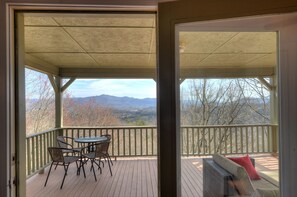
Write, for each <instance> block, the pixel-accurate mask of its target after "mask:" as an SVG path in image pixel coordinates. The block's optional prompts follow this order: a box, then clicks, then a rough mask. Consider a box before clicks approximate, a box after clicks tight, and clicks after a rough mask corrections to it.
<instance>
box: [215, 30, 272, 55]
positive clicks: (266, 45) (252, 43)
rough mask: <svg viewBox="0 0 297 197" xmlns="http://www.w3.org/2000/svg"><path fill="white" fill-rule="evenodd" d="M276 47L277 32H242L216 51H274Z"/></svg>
mask: <svg viewBox="0 0 297 197" xmlns="http://www.w3.org/2000/svg"><path fill="white" fill-rule="evenodd" d="M276 47H277V46H276V33H275V32H240V33H238V34H237V35H236V36H234V37H233V38H232V39H231V40H230V41H228V42H227V43H226V44H224V45H223V46H222V47H220V48H219V49H217V50H216V51H215V53H272V52H276Z"/></svg>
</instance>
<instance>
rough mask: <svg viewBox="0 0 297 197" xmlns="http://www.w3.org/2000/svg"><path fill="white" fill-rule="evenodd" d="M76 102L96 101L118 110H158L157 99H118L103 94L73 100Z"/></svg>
mask: <svg viewBox="0 0 297 197" xmlns="http://www.w3.org/2000/svg"><path fill="white" fill-rule="evenodd" d="M72 99H73V100H74V101H76V102H79V103H84V102H87V101H89V100H90V99H92V100H93V99H94V100H95V101H96V103H98V104H100V105H102V106H106V107H109V108H113V109H117V110H139V109H145V108H156V105H157V103H156V99H155V98H144V99H138V98H133V97H126V96H125V97H117V96H111V95H105V94H102V95H100V96H91V97H84V98H72Z"/></svg>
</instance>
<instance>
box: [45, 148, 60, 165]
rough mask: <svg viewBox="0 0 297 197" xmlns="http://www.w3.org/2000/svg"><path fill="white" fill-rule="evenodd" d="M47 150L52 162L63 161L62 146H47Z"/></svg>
mask: <svg viewBox="0 0 297 197" xmlns="http://www.w3.org/2000/svg"><path fill="white" fill-rule="evenodd" d="M47 150H48V152H49V153H50V156H51V158H52V161H54V162H64V156H63V151H62V150H63V148H59V147H48V148H47Z"/></svg>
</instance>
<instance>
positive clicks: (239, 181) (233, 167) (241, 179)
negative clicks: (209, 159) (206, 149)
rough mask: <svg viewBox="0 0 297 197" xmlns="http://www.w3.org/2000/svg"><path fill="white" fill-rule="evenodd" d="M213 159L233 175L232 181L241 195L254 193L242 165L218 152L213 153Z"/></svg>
mask: <svg viewBox="0 0 297 197" xmlns="http://www.w3.org/2000/svg"><path fill="white" fill-rule="evenodd" d="M213 160H214V162H216V163H217V164H218V165H219V166H221V167H222V168H224V169H225V170H226V171H228V172H229V173H231V174H233V175H234V177H235V180H233V183H234V185H235V187H236V189H237V190H238V191H239V193H240V194H241V195H252V194H253V193H254V191H255V190H254V187H253V185H252V183H251V180H250V178H249V176H248V174H247V172H246V170H245V169H244V168H243V167H242V166H240V165H238V164H237V163H235V162H233V161H231V160H229V159H228V158H226V157H224V156H222V155H220V154H214V155H213Z"/></svg>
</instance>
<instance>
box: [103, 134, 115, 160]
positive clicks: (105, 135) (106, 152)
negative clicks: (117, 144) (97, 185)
mask: <svg viewBox="0 0 297 197" xmlns="http://www.w3.org/2000/svg"><path fill="white" fill-rule="evenodd" d="M101 136H104V137H106V138H107V140H108V141H110V140H111V135H110V134H104V135H101ZM108 148H109V146H108V147H107V150H106V151H105V154H106V159H109V161H110V163H111V165H113V163H112V160H111V158H110V156H109V154H108ZM104 159H105V158H104ZM114 159H115V161H116V159H117V158H116V157H114Z"/></svg>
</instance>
